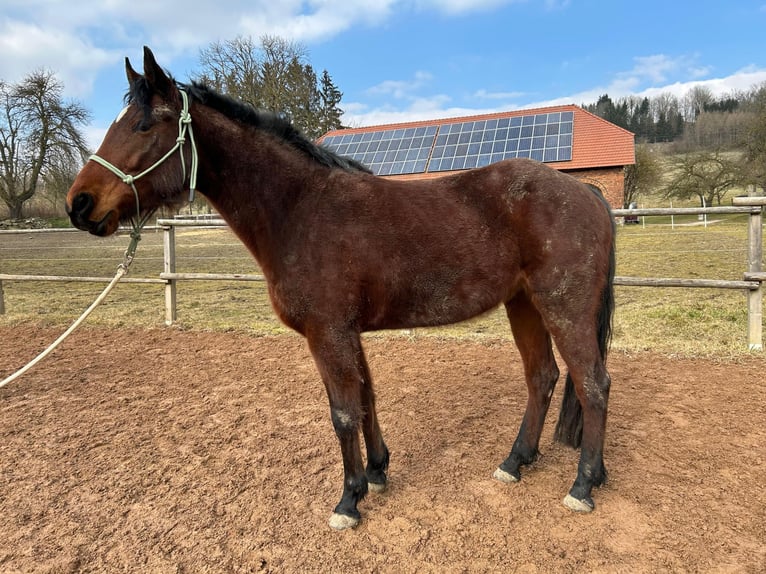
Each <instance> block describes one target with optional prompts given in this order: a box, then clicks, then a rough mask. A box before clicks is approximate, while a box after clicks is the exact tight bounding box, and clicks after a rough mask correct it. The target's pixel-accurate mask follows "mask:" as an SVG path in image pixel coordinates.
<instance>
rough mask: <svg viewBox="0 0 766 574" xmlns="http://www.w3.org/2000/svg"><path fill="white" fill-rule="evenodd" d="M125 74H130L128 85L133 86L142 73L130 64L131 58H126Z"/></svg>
mask: <svg viewBox="0 0 766 574" xmlns="http://www.w3.org/2000/svg"><path fill="white" fill-rule="evenodd" d="M125 75H126V76H128V85H129V86H132V85H133V84H134V83H135V81H136V80H138V78H140V77H141V75H140V74H139V73H138V72H136V71H135V70H134V69H133V66H131V65H130V60H129V59H128V58H125Z"/></svg>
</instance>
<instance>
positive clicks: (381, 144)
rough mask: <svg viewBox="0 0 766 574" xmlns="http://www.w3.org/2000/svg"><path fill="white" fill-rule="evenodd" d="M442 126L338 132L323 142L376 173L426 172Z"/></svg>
mask: <svg viewBox="0 0 766 574" xmlns="http://www.w3.org/2000/svg"><path fill="white" fill-rule="evenodd" d="M437 128H438V126H422V127H417V128H402V129H393V130H381V131H377V132H364V133H356V134H343V135H335V136H330V137H327V138H325V140H324V141H323V142H322V145H324V146H325V147H327V148H329V149H331V150H333V151H334V152H336V153H338V154H340V155H344V156H347V157H350V158H353V159H355V160H357V161H360V162H362V163H363V164H365V165H366V166H367V167H369V168H370V169H371V170H372V172H373V173H374V174H376V175H401V174H405V173H423V172H424V171H426V166H427V164H428V156H429V154H430V152H431V148H432V147H433V143H434V138H435V137H436V131H437Z"/></svg>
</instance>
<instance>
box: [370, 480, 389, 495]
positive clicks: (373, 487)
mask: <svg viewBox="0 0 766 574" xmlns="http://www.w3.org/2000/svg"><path fill="white" fill-rule="evenodd" d="M386 486H387V485H386V483H385V482H368V483H367V490H368V491H370V492H374V493H375V494H380V493H381V492H385V491H386Z"/></svg>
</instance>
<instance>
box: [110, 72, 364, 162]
mask: <svg viewBox="0 0 766 574" xmlns="http://www.w3.org/2000/svg"><path fill="white" fill-rule="evenodd" d="M171 82H174V83H175V84H176V86H177V87H178V88H179V89H181V90H184V91H186V93H187V94H189V96H190V97H191V98H192V99H193V100H196V101H198V102H199V103H201V104H203V105H206V106H209V107H211V108H213V109H214V110H217V111H218V112H220V113H222V114H223V115H225V116H226V117H228V118H230V119H232V120H234V121H237V122H240V123H243V124H247V125H251V126H254V127H256V128H258V129H260V130H263V131H265V132H268V133H270V134H271V135H273V136H275V137H276V138H277V139H280V140H282V141H284V142H285V143H287V144H289V145H290V146H292V147H294V148H296V149H297V150H299V151H300V152H302V153H304V154H306V155H307V156H309V157H310V158H312V159H313V160H315V161H317V162H319V163H320V164H322V165H324V166H327V167H334V168H340V169H344V170H347V171H362V172H366V173H372V172H371V171H370V169H369V168H367V167H366V166H365V165H364V164H362V163H360V162H358V161H355V160H353V159H351V158H347V157H343V156H340V155H338V154H336V153H334V152H332V151H330V150H329V149H327V148H325V147H322V146H320V145H317V144H315V143H314V142H312V141H311V140H309V139H308V138H307V137H306V136H304V135H303V134H302V133H301V132H300V130H298V129H297V128H296V127H295V126H294V125H293V124H292V123H290V121H289V120H287V119H285V118H284V117H282V116H280V115H278V114H276V113H274V112H271V111H268V110H258V109H256V108H254V107H253V106H251V105H249V104H246V103H243V102H241V101H239V100H236V99H234V98H232V97H230V96H227V95H224V94H220V93H218V92H216V91H215V90H213V89H212V88H210V87H209V86H207V85H205V84H203V83H201V82H192V83H191V84H182V83H180V82H175V81H174V80H173V79H172V78H171ZM150 98H151V91H150V88H149V85H148V83H147V82H146V79H145V78H143V77H141V78H139V79H138V80H137V81H136V82H134V83H133V85H131V86H130V90H129V91H128V93H127V95H126V96H125V100H126V102H135V103H137V104H139V105H140V106H142V107H143V108H144V116H145V117H146V118H147V119H148V117H149V114H150V113H151V107H150V103H149V102H150Z"/></svg>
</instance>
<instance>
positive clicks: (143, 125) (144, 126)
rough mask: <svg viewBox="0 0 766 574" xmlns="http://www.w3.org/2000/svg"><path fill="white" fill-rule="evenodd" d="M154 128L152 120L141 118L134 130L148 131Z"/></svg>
mask: <svg viewBox="0 0 766 574" xmlns="http://www.w3.org/2000/svg"><path fill="white" fill-rule="evenodd" d="M151 128H152V124H151V122H148V121H146V120H141V121H140V122H138V123H137V124H136V125H135V126H134V127H133V131H134V132H148V131H149V130H150V129H151Z"/></svg>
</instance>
